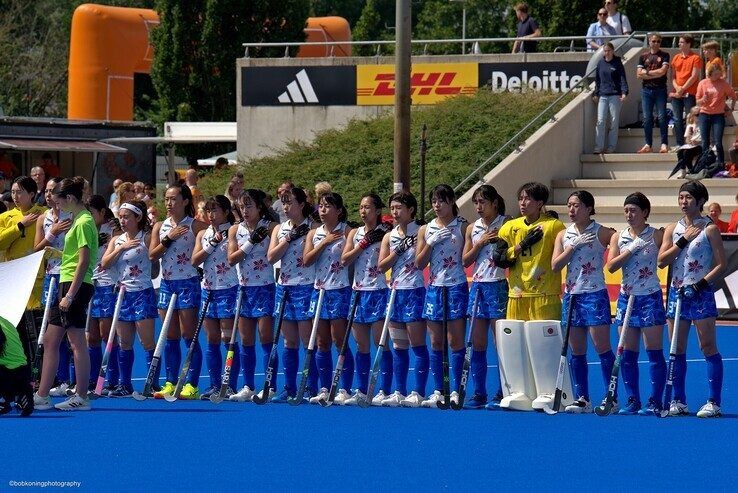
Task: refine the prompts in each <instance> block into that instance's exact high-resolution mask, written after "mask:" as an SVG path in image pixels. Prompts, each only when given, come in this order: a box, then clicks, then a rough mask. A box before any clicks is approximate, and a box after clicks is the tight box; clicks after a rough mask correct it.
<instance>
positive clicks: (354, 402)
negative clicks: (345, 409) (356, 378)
mask: <svg viewBox="0 0 738 493" xmlns="http://www.w3.org/2000/svg"><path fill="white" fill-rule="evenodd" d="M360 400H362V401H364V400H366V394H365V393H364V392H362V391H361V390H359V389H356V390H354V394H353V395H352V396H351V397H349V398H348V399H346V400H345V401H344V403H343V405H344V406H358V405H359V401H360Z"/></svg>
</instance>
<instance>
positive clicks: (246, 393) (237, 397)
mask: <svg viewBox="0 0 738 493" xmlns="http://www.w3.org/2000/svg"><path fill="white" fill-rule="evenodd" d="M252 397H254V391H253V390H251V387H249V386H248V385H244V386H243V388H242V389H241V390H239V391H238V392H236V393H235V394H233V395H232V396H231V397H230V398H228V400H229V401H233V402H251V398H252Z"/></svg>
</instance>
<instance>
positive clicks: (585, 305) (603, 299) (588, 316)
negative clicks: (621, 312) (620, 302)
mask: <svg viewBox="0 0 738 493" xmlns="http://www.w3.org/2000/svg"><path fill="white" fill-rule="evenodd" d="M570 303H571V294H569V293H566V294H564V299H563V304H562V306H561V325H562V326H563V325H564V324H566V317H568V316H569V305H570ZM611 323H612V316H611V315H610V297H609V296H608V295H607V289H602V290H600V291H595V292H594V293H578V294H577V295H576V303H574V311H573V312H572V314H571V326H572V327H596V326H597V325H610V324H611Z"/></svg>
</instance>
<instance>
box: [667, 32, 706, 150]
mask: <svg viewBox="0 0 738 493" xmlns="http://www.w3.org/2000/svg"><path fill="white" fill-rule="evenodd" d="M693 43H694V38H693V37H692V35H690V34H685V35H683V36H680V37H679V53H677V54H676V55H674V56H673V57H672V59H671V66H670V67H671V85H672V87H673V88H674V90H673V92H671V93H670V94H669V96H670V97H671V109H672V111H673V112H674V134H675V135H676V143H677V146H678V147H681V146H683V145H684V114H685V113H686V114H689V110H691V109H692V107H693V106H694V105H695V94H697V83H698V82H699V80H700V74H701V72H702V59H701V58H700V57H699V55H697V54H696V53H695V52H693V51H692V44H693Z"/></svg>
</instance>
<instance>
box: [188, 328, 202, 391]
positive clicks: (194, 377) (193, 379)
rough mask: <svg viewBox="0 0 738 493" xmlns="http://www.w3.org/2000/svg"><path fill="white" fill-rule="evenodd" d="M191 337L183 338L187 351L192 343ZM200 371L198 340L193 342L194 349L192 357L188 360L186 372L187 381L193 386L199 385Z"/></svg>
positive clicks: (200, 359)
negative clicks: (188, 364) (188, 365)
mask: <svg viewBox="0 0 738 493" xmlns="http://www.w3.org/2000/svg"><path fill="white" fill-rule="evenodd" d="M192 341H193V340H192V339H185V344H186V345H187V348H188V351H189V347H190V345H191V344H192ZM201 371H202V348H201V347H200V341H196V342H195V349H194V350H193V351H192V359H191V360H190V370H189V371H188V372H187V383H189V384H190V385H192V386H193V387H197V386H198V385H200V372H201Z"/></svg>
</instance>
